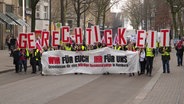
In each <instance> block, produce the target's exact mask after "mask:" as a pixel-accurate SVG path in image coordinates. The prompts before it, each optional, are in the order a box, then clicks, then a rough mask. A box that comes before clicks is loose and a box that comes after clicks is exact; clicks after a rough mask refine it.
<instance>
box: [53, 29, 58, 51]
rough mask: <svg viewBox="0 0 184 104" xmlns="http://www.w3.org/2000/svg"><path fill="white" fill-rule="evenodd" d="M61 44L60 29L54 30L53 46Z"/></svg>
mask: <svg viewBox="0 0 184 104" xmlns="http://www.w3.org/2000/svg"><path fill="white" fill-rule="evenodd" d="M58 45H60V34H59V32H58V31H53V32H52V46H53V47H56V46H58Z"/></svg>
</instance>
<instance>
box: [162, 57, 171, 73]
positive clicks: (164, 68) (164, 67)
mask: <svg viewBox="0 0 184 104" xmlns="http://www.w3.org/2000/svg"><path fill="white" fill-rule="evenodd" d="M162 64H163V73H165V72H166V70H167V73H170V69H169V60H162Z"/></svg>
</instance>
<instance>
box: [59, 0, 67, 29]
mask: <svg viewBox="0 0 184 104" xmlns="http://www.w3.org/2000/svg"><path fill="white" fill-rule="evenodd" d="M60 4H61V19H60V20H61V23H62V26H65V22H66V21H65V8H64V0H60Z"/></svg>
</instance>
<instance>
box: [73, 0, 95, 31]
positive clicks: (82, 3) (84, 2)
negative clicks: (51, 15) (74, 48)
mask: <svg viewBox="0 0 184 104" xmlns="http://www.w3.org/2000/svg"><path fill="white" fill-rule="evenodd" d="M92 2H93V0H72V4H73V7H74V10H75V13H76V15H77V27H80V19H81V15H82V14H83V13H84V12H86V11H87V10H88V9H89V7H90V4H91V3H92Z"/></svg>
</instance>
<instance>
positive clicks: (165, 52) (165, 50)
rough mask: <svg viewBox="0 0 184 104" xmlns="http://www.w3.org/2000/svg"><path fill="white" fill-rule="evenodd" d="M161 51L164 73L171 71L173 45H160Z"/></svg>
mask: <svg viewBox="0 0 184 104" xmlns="http://www.w3.org/2000/svg"><path fill="white" fill-rule="evenodd" d="M159 52H160V53H161V54H162V64H163V73H166V70H167V73H170V67H169V60H170V52H171V47H170V46H169V47H160V48H159Z"/></svg>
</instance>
